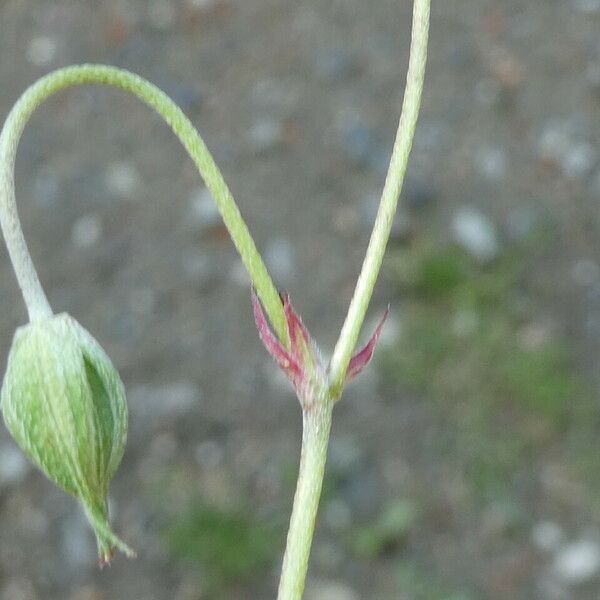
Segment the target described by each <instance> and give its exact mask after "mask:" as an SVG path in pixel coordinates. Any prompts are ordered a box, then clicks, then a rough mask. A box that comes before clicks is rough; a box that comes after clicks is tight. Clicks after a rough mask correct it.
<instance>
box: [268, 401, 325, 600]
mask: <svg viewBox="0 0 600 600" xmlns="http://www.w3.org/2000/svg"><path fill="white" fill-rule="evenodd" d="M332 408H333V402H331V400H330V399H329V398H327V399H326V400H325V401H324V402H323V403H319V404H312V405H310V406H309V407H307V408H304V409H303V413H302V416H303V419H302V424H303V429H302V454H301V457H300V470H299V473H298V483H297V485H296V494H295V496H294V507H293V509H292V517H291V519H290V527H289V530H288V536H287V543H286V549H285V555H284V558H283V567H282V570H281V579H280V581H279V592H278V594H277V600H300V598H302V594H303V592H304V584H305V580H306V572H307V570H308V557H309V555H310V547H311V543H312V538H313V532H314V529H315V519H316V517H317V509H318V507H319V498H320V497H321V487H322V485H323V475H324V473H325V461H326V459H327V446H328V444H329V431H330V429H331V412H332Z"/></svg>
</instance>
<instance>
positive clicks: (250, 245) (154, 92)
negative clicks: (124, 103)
mask: <svg viewBox="0 0 600 600" xmlns="http://www.w3.org/2000/svg"><path fill="white" fill-rule="evenodd" d="M85 84H102V85H108V86H112V87H116V88H119V89H122V90H124V91H126V92H130V93H131V94H133V95H134V96H137V97H138V98H139V99H140V100H142V101H143V102H144V103H145V104H147V105H148V106H150V107H152V108H153V109H154V110H155V111H156V112H157V113H158V114H159V115H160V116H161V117H162V118H163V119H164V120H165V121H166V122H167V123H168V125H169V126H170V127H171V129H172V130H173V132H174V133H175V135H176V136H177V137H178V138H179V140H180V142H181V143H182V144H183V146H184V147H185V149H186V150H187V152H188V154H189V155H190V157H191V158H192V160H193V161H194V163H195V164H196V166H197V167H198V170H199V171H200V174H201V176H202V178H203V179H204V182H205V183H206V187H207V188H208V189H209V190H210V192H211V194H212V196H213V198H214V199H215V202H216V204H217V207H218V208H219V212H220V213H221V216H222V217H223V221H224V223H225V226H226V227H227V229H228V231H229V234H230V235H231V239H232V240H233V243H234V244H235V247H236V248H237V250H238V252H239V254H240V256H241V259H242V261H243V263H244V265H245V266H246V269H247V270H248V273H249V274H250V278H251V280H252V284H253V285H254V287H255V288H256V291H257V293H258V295H259V297H260V299H261V301H262V302H263V305H264V307H265V310H266V312H267V314H268V315H269V319H270V320H271V322H272V324H273V328H274V329H275V331H276V332H277V335H278V336H279V338H280V339H281V340H282V341H283V343H284V344H286V345H288V343H289V342H288V337H287V330H286V327H285V318H284V314H283V308H282V305H281V300H280V298H279V294H278V293H277V289H276V288H275V285H274V284H273V282H272V280H271V278H270V276H269V274H268V272H267V269H266V267H265V264H264V262H263V260H262V258H261V256H260V254H259V253H258V250H257V249H256V246H255V244H254V241H253V239H252V237H251V235H250V232H249V231H248V227H247V226H246V223H245V222H244V220H243V218H242V216H241V214H240V211H239V209H238V207H237V205H236V204H235V201H234V199H233V196H232V194H231V192H230V191H229V188H228V187H227V184H226V183H225V181H224V179H223V176H222V174H221V172H220V171H219V168H218V167H217V165H216V164H215V161H214V159H213V157H212V156H211V154H210V152H209V151H208V149H207V148H206V145H205V144H204V141H203V140H202V138H201V137H200V135H199V133H198V131H197V130H196V129H195V127H194V126H193V125H192V123H191V122H190V120H189V119H188V118H187V117H186V116H185V115H184V114H183V112H182V110H181V109H180V108H179V107H178V106H177V105H176V104H175V103H174V102H173V101H172V100H171V99H170V98H169V97H168V96H167V95H166V94H165V93H164V92H163V91H161V90H160V89H159V88H157V87H156V86H155V85H153V84H151V83H149V82H148V81H146V80H145V79H143V78H141V77H139V76H137V75H134V74H133V73H130V72H128V71H124V70H122V69H118V68H116V67H110V66H104V65H80V66H73V67H67V68H65V69H59V70H58V71H54V72H53V73H50V74H49V75H46V76H45V77H43V78H42V79H40V80H39V81H37V82H36V83H34V84H33V85H32V86H31V87H30V88H29V89H27V90H26V91H25V92H24V93H23V95H22V96H21V97H20V98H19V100H18V101H17V103H16V104H15V106H14V107H13V109H12V110H11V112H10V114H9V115H8V117H7V120H6V123H5V124H4V128H3V130H2V133H1V134H0V224H1V226H2V231H3V233H4V237H5V240H6V245H7V247H8V251H9V254H10V258H11V261H12V264H13V267H14V269H15V273H16V275H17V280H18V282H19V286H20V287H21V290H22V292H23V297H24V299H25V303H26V304H27V310H28V312H29V318H30V319H31V320H35V319H40V318H44V317H46V316H49V315H51V314H52V309H51V308H50V304H49V303H48V300H47V298H46V295H45V293H44V290H43V288H42V286H41V284H40V281H39V278H38V275H37V273H36V270H35V267H34V265H33V262H32V260H31V256H30V254H29V251H28V249H27V244H26V242H25V239H24V237H23V232H22V230H21V225H20V222H19V216H18V212H17V207H16V202H15V194H14V163H15V156H16V153H17V146H18V143H19V139H20V138H21V134H22V133H23V129H24V127H25V125H26V123H27V121H28V120H29V118H30V117H31V115H32V113H33V112H34V110H35V109H36V108H37V107H38V106H39V105H40V104H41V103H42V102H43V101H44V100H46V99H47V98H48V97H49V96H51V95H52V94H54V93H56V92H58V91H60V90H62V89H64V88H67V87H70V86H75V85H85Z"/></svg>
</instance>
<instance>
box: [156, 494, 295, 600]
mask: <svg viewBox="0 0 600 600" xmlns="http://www.w3.org/2000/svg"><path fill="white" fill-rule="evenodd" d="M283 534H284V531H283V527H282V526H279V524H273V523H268V524H267V523H264V522H260V521H258V520H256V518H254V517H253V516H252V515H251V514H250V513H249V512H246V511H243V510H227V509H223V508H216V507H212V506H207V505H205V504H197V505H195V506H193V507H192V508H191V509H190V510H189V511H188V512H187V513H186V514H184V515H182V516H181V517H178V518H177V519H176V520H175V521H173V522H172V523H171V524H170V526H169V528H168V531H167V539H168V541H169V545H170V548H171V551H172V553H173V554H174V555H175V556H176V557H178V558H180V559H183V560H184V561H187V562H191V563H193V564H195V565H198V566H200V567H201V568H202V572H203V575H204V579H205V581H207V582H208V587H209V589H210V590H211V592H212V593H213V594H218V593H224V594H225V593H226V589H227V588H228V587H229V586H231V585H234V584H236V583H240V582H242V581H244V580H248V579H251V578H256V577H258V576H260V574H261V573H264V572H266V571H267V570H268V569H269V568H270V567H271V566H272V565H273V564H274V563H275V561H276V560H277V559H278V557H279V554H280V552H281V548H282V547H283V545H282V544H283ZM223 597H226V595H225V596H223Z"/></svg>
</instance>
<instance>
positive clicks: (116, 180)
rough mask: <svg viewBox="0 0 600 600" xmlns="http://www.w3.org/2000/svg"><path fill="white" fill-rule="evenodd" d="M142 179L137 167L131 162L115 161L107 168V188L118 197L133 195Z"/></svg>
mask: <svg viewBox="0 0 600 600" xmlns="http://www.w3.org/2000/svg"><path fill="white" fill-rule="evenodd" d="M140 181H141V178H140V174H139V172H138V170H137V168H136V167H135V165H133V164H131V163H129V162H125V161H121V162H115V163H113V164H112V165H110V166H109V167H108V169H107V170H106V175H105V182H106V188H107V189H108V191H109V192H110V193H111V194H112V195H113V196H115V197H117V198H127V197H130V196H132V195H133V194H134V192H135V190H136V188H137V187H138V186H139V184H140Z"/></svg>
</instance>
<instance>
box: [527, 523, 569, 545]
mask: <svg viewBox="0 0 600 600" xmlns="http://www.w3.org/2000/svg"><path fill="white" fill-rule="evenodd" d="M563 538H564V534H563V530H562V528H561V527H560V525H559V524H558V523H554V522H553V521H540V522H539V523H536V524H535V526H534V527H533V529H532V530H531V541H532V542H533V544H534V546H535V547H536V548H537V549H538V550H541V551H542V552H554V551H556V550H557V549H558V548H559V546H560V545H561V543H562V541H563Z"/></svg>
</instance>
